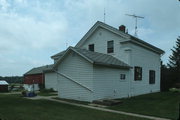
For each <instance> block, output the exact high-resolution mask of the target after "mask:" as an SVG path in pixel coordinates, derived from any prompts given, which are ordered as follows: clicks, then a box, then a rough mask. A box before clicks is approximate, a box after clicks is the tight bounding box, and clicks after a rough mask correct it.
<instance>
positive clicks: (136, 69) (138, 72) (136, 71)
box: [134, 66, 142, 81]
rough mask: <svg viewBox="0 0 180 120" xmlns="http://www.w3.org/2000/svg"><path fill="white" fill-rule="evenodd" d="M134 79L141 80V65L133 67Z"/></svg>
mask: <svg viewBox="0 0 180 120" xmlns="http://www.w3.org/2000/svg"><path fill="white" fill-rule="evenodd" d="M134 80H135V81H137V80H142V67H138V66H135V67H134Z"/></svg>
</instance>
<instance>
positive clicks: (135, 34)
mask: <svg viewBox="0 0 180 120" xmlns="http://www.w3.org/2000/svg"><path fill="white" fill-rule="evenodd" d="M125 15H127V16H130V17H133V18H135V32H134V36H136V37H137V32H138V30H137V20H138V18H139V19H140V18H141V19H144V17H142V16H137V15H135V14H133V15H130V14H125Z"/></svg>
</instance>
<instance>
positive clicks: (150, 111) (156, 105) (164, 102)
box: [109, 92, 180, 120]
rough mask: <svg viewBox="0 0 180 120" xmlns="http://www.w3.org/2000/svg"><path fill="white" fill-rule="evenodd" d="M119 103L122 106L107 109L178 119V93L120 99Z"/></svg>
mask: <svg viewBox="0 0 180 120" xmlns="http://www.w3.org/2000/svg"><path fill="white" fill-rule="evenodd" d="M121 101H123V103H122V104H119V105H116V106H112V107H109V108H110V109H113V110H120V111H126V112H132V113H139V114H144V115H152V116H158V117H164V118H169V119H173V120H176V119H177V118H178V107H179V103H180V93H177V92H161V93H152V94H147V95H140V96H136V97H132V98H127V99H121Z"/></svg>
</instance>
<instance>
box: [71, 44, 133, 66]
mask: <svg viewBox="0 0 180 120" xmlns="http://www.w3.org/2000/svg"><path fill="white" fill-rule="evenodd" d="M71 49H73V50H75V51H77V52H78V53H80V54H81V55H83V56H85V57H86V58H88V59H90V60H91V61H93V64H96V65H104V66H111V67H119V68H131V66H129V65H128V64H126V63H124V62H123V61H121V60H119V59H117V58H115V57H113V56H111V55H108V54H103V53H98V52H92V51H89V50H86V49H79V48H73V47H71Z"/></svg>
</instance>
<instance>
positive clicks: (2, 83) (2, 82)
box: [0, 80, 9, 85]
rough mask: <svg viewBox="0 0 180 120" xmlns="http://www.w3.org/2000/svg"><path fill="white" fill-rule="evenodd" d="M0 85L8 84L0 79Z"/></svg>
mask: <svg viewBox="0 0 180 120" xmlns="http://www.w3.org/2000/svg"><path fill="white" fill-rule="evenodd" d="M0 85H9V84H8V83H7V82H6V81H5V80H0Z"/></svg>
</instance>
